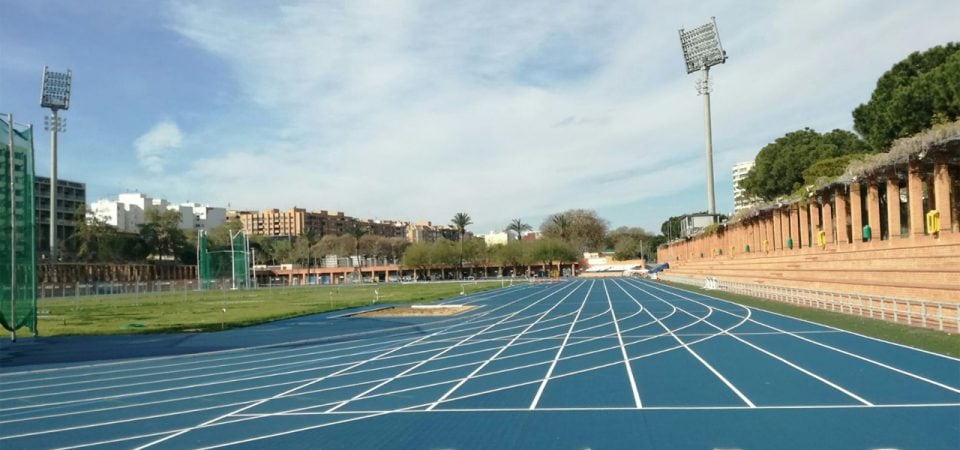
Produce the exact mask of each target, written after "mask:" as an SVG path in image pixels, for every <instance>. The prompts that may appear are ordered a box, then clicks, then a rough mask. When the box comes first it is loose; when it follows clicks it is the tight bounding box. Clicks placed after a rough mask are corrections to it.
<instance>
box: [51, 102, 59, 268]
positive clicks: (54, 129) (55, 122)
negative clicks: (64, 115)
mask: <svg viewBox="0 0 960 450" xmlns="http://www.w3.org/2000/svg"><path fill="white" fill-rule="evenodd" d="M52 112H53V116H52V117H51V119H50V122H51V123H50V264H56V262H57V133H58V132H59V130H60V122H59V120H60V119H58V118H57V109H56V108H53V109H52Z"/></svg>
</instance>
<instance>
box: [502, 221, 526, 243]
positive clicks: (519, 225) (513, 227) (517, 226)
mask: <svg viewBox="0 0 960 450" xmlns="http://www.w3.org/2000/svg"><path fill="white" fill-rule="evenodd" d="M532 229H533V228H532V227H531V226H530V225H529V224H526V223H523V221H522V220H520V219H513V220H512V221H510V225H507V228H506V229H505V230H504V231H513V232H515V233H517V240H518V241H519V240H520V236H521V235H522V234H523V232H524V231H530V230H532Z"/></svg>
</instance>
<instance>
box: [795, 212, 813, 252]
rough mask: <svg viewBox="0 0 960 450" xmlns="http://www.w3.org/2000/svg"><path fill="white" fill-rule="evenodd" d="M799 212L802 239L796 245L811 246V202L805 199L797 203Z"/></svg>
mask: <svg viewBox="0 0 960 450" xmlns="http://www.w3.org/2000/svg"><path fill="white" fill-rule="evenodd" d="M797 212H798V214H799V216H800V217H799V220H800V239H798V240H797V242H795V245H797V247H799V248H805V247H810V204H809V203H806V202H803V201H801V202H800V203H797Z"/></svg>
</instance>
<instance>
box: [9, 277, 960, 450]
mask: <svg viewBox="0 0 960 450" xmlns="http://www.w3.org/2000/svg"><path fill="white" fill-rule="evenodd" d="M451 302H456V303H470V304H473V305H476V306H478V308H476V309H474V310H472V311H470V312H468V313H464V314H461V315H458V316H455V317H432V318H404V319H357V318H346V317H340V316H337V315H318V316H312V317H308V318H299V319H293V320H288V321H282V322H277V323H273V324H268V325H263V326H258V327H251V328H249V329H245V330H234V331H230V332H224V333H213V334H206V335H180V336H166V337H163V336H161V337H154V338H152V339H153V340H152V341H150V340H146V338H143V337H139V338H134V337H129V338H127V339H128V340H129V342H128V343H127V344H124V342H123V341H122V339H120V340H117V338H112V339H101V340H96V339H86V340H85V339H75V340H73V341H57V342H58V343H61V344H62V345H61V346H59V347H58V349H56V350H54V349H50V348H44V347H42V346H39V345H37V346H35V347H30V345H29V344H24V345H25V347H19V348H18V347H15V346H8V347H7V348H5V349H3V352H2V354H0V357H2V358H3V359H2V361H3V362H4V367H3V369H2V371H0V383H2V384H0V385H2V386H3V397H4V401H3V404H2V408H0V430H2V433H0V448H4V449H7V448H11V449H13V448H29V449H39V448H83V447H96V448H155V449H162V448H218V447H226V446H231V447H241V448H344V449H346V448H351V449H355V448H397V449H407V448H579V449H582V448H634V449H635V448H924V449H937V448H944V449H956V448H960V360H957V359H953V358H948V357H944V356H939V355H934V354H930V353H927V352H922V351H919V350H915V349H911V348H906V347H902V346H899V345H895V344H890V343H885V342H881V341H878V340H874V339H871V338H866V337H863V336H859V335H856V334H852V333H848V332H843V331H839V330H836V329H833V328H828V327H824V326H821V325H817V324H813V323H810V322H804V321H800V320H796V319H791V318H787V317H784V316H780V315H776V314H772V313H768V312H764V311H761V310H757V309H753V308H746V307H743V306H739V305H736V304H732V303H729V302H725V301H722V300H718V299H715V298H711V297H707V296H703V295H699V294H695V293H691V292H687V291H683V290H679V289H675V288H672V287H669V286H664V285H661V284H656V283H651V282H646V281H637V280H628V279H606V280H596V281H591V280H578V281H572V282H563V283H558V284H552V285H534V286H522V287H514V288H508V289H504V290H499V291H494V292H488V293H484V294H478V295H475V296H472V297H461V298H458V299H452V300H451ZM193 336H196V337H193ZM158 342H159V343H160V344H157V343H158ZM264 343H265V344H267V345H261V344H264ZM15 345H21V344H20V343H18V344H15ZM130 345H136V346H137V348H138V349H140V350H139V351H137V350H131V349H130V348H129V346H130ZM232 347H233V348H232ZM217 349H221V350H217ZM210 350H215V351H210ZM151 352H152V354H154V355H161V356H147V355H146V354H145V353H151ZM114 354H121V355H136V357H125V358H123V359H115V360H108V359H106V358H109V357H110V355H114Z"/></svg>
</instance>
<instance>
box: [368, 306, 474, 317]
mask: <svg viewBox="0 0 960 450" xmlns="http://www.w3.org/2000/svg"><path fill="white" fill-rule="evenodd" d="M473 308H475V306H472V305H409V306H391V307H389V308H381V309H375V310H373V311H366V312H362V313H357V314H352V315H350V317H431V316H452V315H455V314H460V313H462V312H466V311H469V310H471V309H473Z"/></svg>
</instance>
